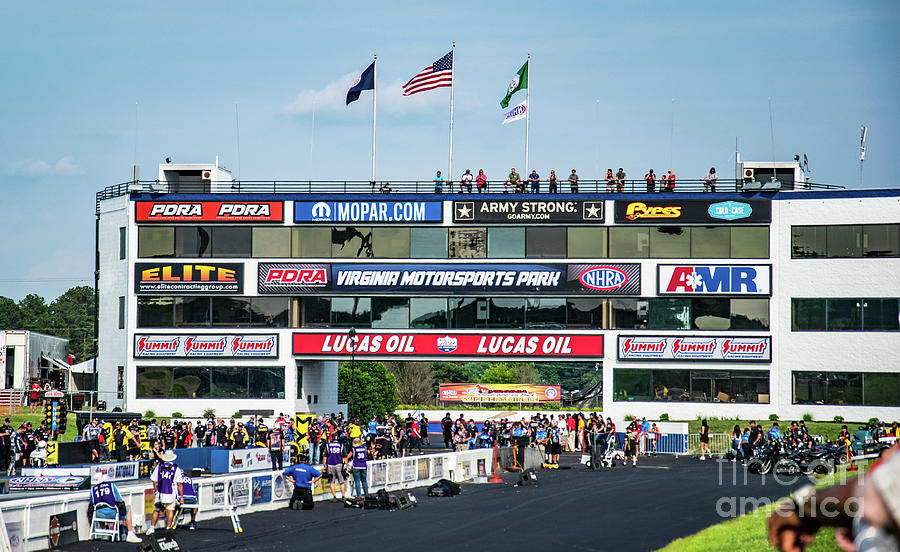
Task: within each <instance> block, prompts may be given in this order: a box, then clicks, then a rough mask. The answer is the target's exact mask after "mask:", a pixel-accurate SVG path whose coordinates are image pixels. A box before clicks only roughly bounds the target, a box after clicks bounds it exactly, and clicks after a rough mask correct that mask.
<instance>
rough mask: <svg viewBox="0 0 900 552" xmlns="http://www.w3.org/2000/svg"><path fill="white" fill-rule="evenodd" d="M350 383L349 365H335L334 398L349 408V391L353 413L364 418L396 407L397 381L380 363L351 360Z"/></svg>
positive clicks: (345, 363) (346, 363)
mask: <svg viewBox="0 0 900 552" xmlns="http://www.w3.org/2000/svg"><path fill="white" fill-rule="evenodd" d="M354 365H355V366H354V369H353V372H354V374H353V377H354V380H355V383H354V385H352V386H351V381H350V379H351V366H350V363H349V362H344V363H343V364H341V365H340V366H339V367H338V400H339V401H341V402H346V404H347V407H348V409H349V407H350V394H351V389H352V392H353V410H354V412H353V414H354V415H355V416H356V417H358V418H359V419H360V420H367V419H369V418H371V417H372V415H373V414H378V415H381V414H384V413H385V412H393V411H394V409H395V408H397V404H398V403H397V381H396V379H394V376H393V375H391V374H389V373H388V372H387V369H386V368H385V367H384V364H382V363H381V362H372V361H356V362H355V363H354Z"/></svg>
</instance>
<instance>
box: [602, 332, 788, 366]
mask: <svg viewBox="0 0 900 552" xmlns="http://www.w3.org/2000/svg"><path fill="white" fill-rule="evenodd" d="M771 345H772V338H771V337H767V336H729V337H706V336H684V337H676V336H646V335H620V336H619V343H618V358H619V360H641V361H647V360H667V361H679V360H686V361H694V362H697V361H712V362H723V361H728V362H740V361H747V362H772V346H771Z"/></svg>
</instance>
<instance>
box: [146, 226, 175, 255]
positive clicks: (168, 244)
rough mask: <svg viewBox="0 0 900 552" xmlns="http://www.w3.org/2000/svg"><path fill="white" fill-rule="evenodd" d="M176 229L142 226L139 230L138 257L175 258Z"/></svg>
mask: <svg viewBox="0 0 900 552" xmlns="http://www.w3.org/2000/svg"><path fill="white" fill-rule="evenodd" d="M174 256H175V228H174V227H171V226H168V227H167V226H141V227H140V228H138V257H142V258H151V257H174Z"/></svg>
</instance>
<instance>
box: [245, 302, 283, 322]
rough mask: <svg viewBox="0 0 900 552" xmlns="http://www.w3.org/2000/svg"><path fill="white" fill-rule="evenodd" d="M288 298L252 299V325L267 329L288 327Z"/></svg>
mask: <svg viewBox="0 0 900 552" xmlns="http://www.w3.org/2000/svg"><path fill="white" fill-rule="evenodd" d="M288 305H289V299H288V298H287V297H251V298H250V325H251V326H260V327H265V328H287V327H288Z"/></svg>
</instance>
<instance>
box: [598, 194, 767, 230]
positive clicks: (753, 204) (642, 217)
mask: <svg viewBox="0 0 900 552" xmlns="http://www.w3.org/2000/svg"><path fill="white" fill-rule="evenodd" d="M615 210H616V215H615V216H616V223H617V224H758V223H768V222H771V221H772V202H771V201H770V200H768V199H743V200H741V201H718V202H717V201H709V200H705V199H677V198H672V199H661V200H646V201H627V200H625V201H619V200H617V201H616V203H615Z"/></svg>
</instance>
